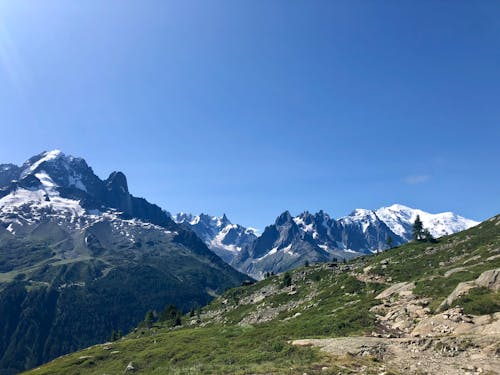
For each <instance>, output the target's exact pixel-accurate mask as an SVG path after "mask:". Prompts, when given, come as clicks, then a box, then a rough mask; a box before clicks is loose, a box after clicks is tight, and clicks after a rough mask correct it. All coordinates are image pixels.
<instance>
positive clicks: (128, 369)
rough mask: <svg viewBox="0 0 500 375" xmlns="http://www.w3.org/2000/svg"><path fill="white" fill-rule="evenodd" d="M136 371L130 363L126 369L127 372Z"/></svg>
mask: <svg viewBox="0 0 500 375" xmlns="http://www.w3.org/2000/svg"><path fill="white" fill-rule="evenodd" d="M134 371H135V367H134V364H133V363H132V362H129V364H128V365H127V367H126V368H125V372H134Z"/></svg>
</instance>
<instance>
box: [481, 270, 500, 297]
mask: <svg viewBox="0 0 500 375" xmlns="http://www.w3.org/2000/svg"><path fill="white" fill-rule="evenodd" d="M475 283H476V285H478V286H481V287H484V288H488V289H491V290H493V291H495V292H497V291H498V290H499V289H500V268H497V269H494V270H489V271H484V272H483V273H482V274H481V275H480V276H479V277H478V278H477V279H476V281H475Z"/></svg>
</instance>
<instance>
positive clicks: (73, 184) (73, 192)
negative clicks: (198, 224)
mask: <svg viewBox="0 0 500 375" xmlns="http://www.w3.org/2000/svg"><path fill="white" fill-rule="evenodd" d="M105 212H108V213H109V212H114V213H116V215H119V216H120V217H122V218H125V217H126V218H130V219H132V218H135V219H139V220H142V221H145V222H149V223H152V224H155V225H159V226H165V227H169V226H172V225H175V224H174V223H173V222H172V220H171V219H170V217H169V216H168V214H166V213H165V212H164V211H163V210H162V209H161V208H160V207H158V206H156V205H154V204H151V203H149V202H147V201H146V200H145V199H142V198H136V197H134V196H132V195H131V194H130V193H129V192H128V187H127V180H126V177H125V175H124V174H123V173H121V172H113V173H112V174H111V175H110V177H109V178H108V179H107V180H104V181H103V180H101V179H100V178H99V177H97V176H96V175H95V174H94V172H93V170H92V168H91V167H89V166H88V165H87V163H86V162H85V160H84V159H82V158H76V157H73V156H70V155H65V154H64V153H63V152H61V151H59V150H53V151H46V152H43V153H41V154H38V155H36V156H33V157H31V158H30V159H29V160H28V161H26V162H25V163H24V164H23V165H22V166H21V167H17V166H14V165H12V164H4V165H2V166H1V168H0V222H2V223H3V224H4V225H5V224H6V223H7V225H8V224H9V223H10V222H12V221H15V222H16V223H17V222H23V221H24V222H25V223H28V224H32V223H34V222H37V221H39V220H43V219H44V218H46V217H48V216H51V215H52V216H54V217H56V218H60V219H61V220H62V219H64V218H68V219H70V220H72V221H77V220H78V219H79V218H80V217H82V216H84V215H87V214H90V213H92V214H103V213H105Z"/></svg>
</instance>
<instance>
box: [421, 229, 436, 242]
mask: <svg viewBox="0 0 500 375" xmlns="http://www.w3.org/2000/svg"><path fill="white" fill-rule="evenodd" d="M423 239H424V240H425V241H427V242H436V239H435V238H434V236H433V235H432V234H431V232H430V231H429V229H424V231H423Z"/></svg>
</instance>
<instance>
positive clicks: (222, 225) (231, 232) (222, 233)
mask: <svg viewBox="0 0 500 375" xmlns="http://www.w3.org/2000/svg"><path fill="white" fill-rule="evenodd" d="M172 219H173V220H174V221H175V222H176V223H178V224H184V225H187V226H189V227H190V228H191V229H192V230H193V231H194V232H195V233H196V234H197V235H198V237H200V238H201V239H202V240H203V241H204V242H205V243H206V244H207V246H208V247H209V248H210V249H211V250H212V251H213V252H215V253H216V254H217V255H219V256H220V257H221V258H222V259H223V260H225V261H226V262H228V263H229V262H230V261H231V260H232V259H233V258H234V256H235V254H237V253H238V252H240V251H241V250H242V249H243V248H244V247H246V246H247V245H248V244H250V243H251V242H253V241H254V240H255V239H256V238H257V235H256V232H255V230H254V229H252V228H245V227H243V226H242V225H239V224H233V223H231V220H229V218H228V217H227V216H226V214H223V215H222V216H212V215H207V214H204V213H202V214H200V215H192V214H189V213H184V212H180V213H178V214H176V215H173V216H172Z"/></svg>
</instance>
